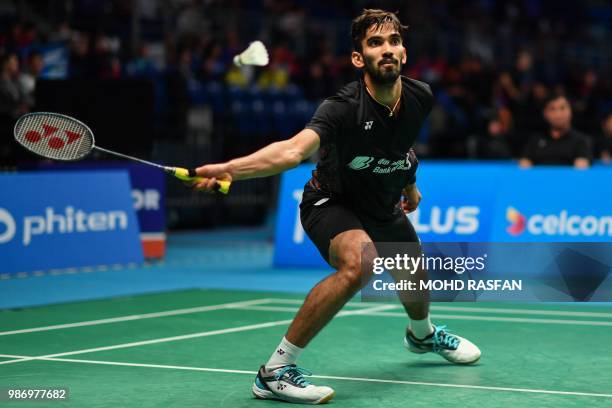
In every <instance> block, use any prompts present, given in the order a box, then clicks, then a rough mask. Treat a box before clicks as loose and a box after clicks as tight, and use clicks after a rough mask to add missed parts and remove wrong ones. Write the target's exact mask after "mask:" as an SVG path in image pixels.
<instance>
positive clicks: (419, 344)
mask: <svg viewBox="0 0 612 408" xmlns="http://www.w3.org/2000/svg"><path fill="white" fill-rule="evenodd" d="M433 327H434V332H433V333H432V334H430V335H429V336H427V337H425V338H424V339H422V340H419V339H417V338H416V337H414V335H413V334H412V332H411V331H410V329H408V331H407V332H406V337H404V346H405V347H406V348H407V349H408V350H410V351H411V352H413V353H417V354H423V353H436V354H439V355H441V356H442V357H444V358H445V359H447V360H448V361H450V362H451V363H455V364H473V363H475V362H477V361H478V359H480V354H481V353H480V349H479V348H478V347H477V346H476V345H475V344H474V343H472V342H471V341H469V340H467V339H464V338H463V337H460V336H457V335H456V334H452V333H450V332H449V331H448V330H445V329H446V326H435V325H434V326H433Z"/></svg>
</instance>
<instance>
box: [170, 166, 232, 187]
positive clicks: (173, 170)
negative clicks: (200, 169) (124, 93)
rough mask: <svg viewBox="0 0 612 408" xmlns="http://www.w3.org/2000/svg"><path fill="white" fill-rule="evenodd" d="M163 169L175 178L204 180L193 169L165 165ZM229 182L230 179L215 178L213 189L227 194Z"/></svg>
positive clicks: (194, 180)
mask: <svg viewBox="0 0 612 408" xmlns="http://www.w3.org/2000/svg"><path fill="white" fill-rule="evenodd" d="M165 171H166V173H169V174H172V175H173V176H174V177H176V178H177V179H180V180H183V181H191V182H199V181H202V180H205V178H204V177H199V176H197V175H196V171H195V170H194V169H190V170H187V169H184V168H182V167H167V168H166V169H165ZM231 184H232V183H231V181H223V180H217V184H216V185H215V187H214V188H213V190H214V191H218V192H220V193H223V194H227V193H229V188H230V185H231Z"/></svg>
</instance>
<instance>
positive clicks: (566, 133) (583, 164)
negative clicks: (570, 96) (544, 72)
mask: <svg viewBox="0 0 612 408" xmlns="http://www.w3.org/2000/svg"><path fill="white" fill-rule="evenodd" d="M543 115H544V119H545V120H546V122H547V125H548V130H547V132H545V133H544V134H536V135H534V136H533V137H532V138H531V139H530V140H529V142H527V145H526V146H525V149H524V151H523V157H522V158H521V159H520V161H519V165H520V166H521V167H522V168H528V167H531V166H533V165H534V164H536V165H539V164H552V165H573V166H574V167H575V168H578V169H585V168H588V167H589V165H590V162H591V159H592V148H591V140H590V138H589V137H588V136H587V135H585V134H583V133H580V132H578V131H576V130H575V129H573V128H572V108H571V106H570V103H569V101H568V100H567V98H566V97H565V95H563V94H560V93H553V94H552V95H551V96H550V97H548V99H547V100H546V102H545V103H544V110H543Z"/></svg>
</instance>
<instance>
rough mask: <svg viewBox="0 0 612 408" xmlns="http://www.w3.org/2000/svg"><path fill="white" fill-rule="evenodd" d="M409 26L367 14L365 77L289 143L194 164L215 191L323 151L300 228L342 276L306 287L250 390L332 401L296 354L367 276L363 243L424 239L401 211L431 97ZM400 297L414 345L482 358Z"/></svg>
mask: <svg viewBox="0 0 612 408" xmlns="http://www.w3.org/2000/svg"><path fill="white" fill-rule="evenodd" d="M405 29H406V27H405V26H403V25H402V24H401V23H400V21H399V19H398V18H397V16H396V15H395V14H393V13H389V12H386V11H382V10H364V11H363V13H362V14H361V15H360V16H358V17H357V18H355V20H353V23H352V27H351V31H352V40H353V46H354V51H353V52H352V54H351V61H352V63H353V65H354V66H355V67H356V68H358V69H360V70H362V71H363V76H362V78H361V79H360V80H358V81H356V82H352V83H350V84H348V85H346V86H345V87H344V88H342V89H341V90H340V91H339V92H338V93H337V94H336V95H335V96H332V97H330V98H328V99H326V100H325V101H324V102H323V103H322V104H321V105H320V106H319V108H318V109H317V111H316V113H315V114H314V116H313V118H312V120H311V121H310V123H308V125H306V127H305V129H304V130H302V131H301V132H299V133H298V134H296V135H295V136H293V137H292V138H291V139H288V140H285V141H280V142H276V143H272V144H270V145H268V146H266V147H264V148H262V149H261V150H259V151H257V152H255V153H253V154H251V155H248V156H245V157H240V158H237V159H234V160H231V161H229V162H226V163H220V164H211V165H205V166H202V167H200V168H198V169H197V173H198V175H199V176H202V177H205V178H207V180H205V181H203V182H200V183H199V184H197V185H196V188H198V189H201V190H205V191H211V190H212V189H213V187H214V185H215V182H216V180H228V181H231V180H244V179H249V178H254V177H266V176H271V175H274V174H278V173H281V172H283V171H285V170H287V169H290V168H292V167H295V166H297V165H298V164H299V163H300V162H301V161H302V160H304V159H306V158H308V157H309V156H311V155H312V154H314V153H315V152H316V151H317V150H319V151H320V160H319V163H318V164H317V168H316V170H315V171H314V172H313V175H312V178H311V179H310V180H309V181H308V182H307V183H306V185H305V186H304V194H303V198H302V202H301V204H300V210H301V212H300V214H301V215H300V216H301V221H302V225H303V227H304V230H305V231H306V233H307V234H308V236H309V237H310V239H311V240H312V242H314V243H315V245H316V246H317V248H318V249H319V252H320V253H321V255H322V256H323V258H325V260H326V261H327V262H328V263H329V265H331V266H332V267H333V268H334V269H335V270H336V272H335V273H332V274H331V275H329V276H328V277H327V278H325V279H324V280H322V281H321V282H319V283H318V284H317V285H316V286H315V287H314V288H313V289H312V290H311V291H310V293H309V294H308V296H307V297H306V299H305V301H304V303H303V304H302V306H301V308H300V310H299V311H298V313H297V315H296V316H295V318H294V320H293V322H292V323H291V325H290V326H289V329H288V330H287V333H286V334H285V336H284V337H283V339H282V340H281V342H280V344H279V345H278V346H277V347H276V348H275V349H274V350H273V352H272V355H271V356H270V359H269V360H268V362H266V363H265V364H264V365H262V366H261V368H260V369H259V372H258V374H257V377H256V379H255V383H254V384H253V387H252V391H253V393H254V394H255V396H256V397H258V398H264V399H278V400H284V401H290V402H295V403H305V404H319V403H325V402H327V401H329V400H330V399H331V398H332V397H333V395H334V390H333V389H332V388H330V387H326V386H316V385H313V384H311V383H310V382H309V381H307V380H306V379H305V378H304V377H305V375H307V374H309V373H307V372H306V371H305V370H303V369H302V368H300V367H299V366H298V365H297V360H298V357H299V356H300V354H301V353H302V351H303V350H304V348H305V347H306V346H307V345H308V343H309V342H310V341H311V340H312V339H313V338H314V336H316V335H317V333H319V331H320V330H321V329H323V327H325V325H326V324H327V323H329V321H330V320H331V319H332V318H333V317H334V315H335V314H336V313H337V312H338V311H339V310H340V309H341V308H342V307H343V306H344V304H345V303H346V302H347V301H348V300H349V299H351V298H352V297H353V296H354V295H355V294H356V293H357V292H358V291H359V290H360V289H361V287H362V286H363V283H362V282H367V278H366V279H363V276H362V269H361V262H362V261H364V262H366V263H367V262H371V260H372V259H373V257H375V256H377V255H376V254H375V253H362V244H363V243H372V242H418V237H417V235H416V233H415V230H414V228H413V226H412V225H411V224H410V222H409V220H408V219H407V217H406V215H405V213H407V212H411V211H414V210H415V209H416V208H417V206H418V204H419V201H420V200H421V194H420V193H419V190H418V189H417V187H416V184H415V180H416V177H415V172H416V168H417V165H418V163H417V159H416V156H415V155H414V153H413V151H412V150H411V147H412V145H413V144H414V142H415V140H416V138H417V135H418V133H419V130H420V128H421V125H422V124H423V122H424V121H425V119H426V117H427V116H428V114H429V112H430V110H431V108H432V105H433V103H434V97H433V95H432V93H431V90H430V88H429V86H428V85H427V84H425V83H423V82H419V81H416V80H413V79H410V78H406V77H403V76H401V75H400V72H401V70H402V66H403V64H405V63H406V49H405V48H404V46H403V42H402V33H403V31H404V30H405ZM366 252H368V251H366ZM369 252H371V251H369ZM374 252H375V251H374ZM370 270H371V269H370ZM402 303H403V305H404V307H405V309H406V311H407V314H408V318H409V324H408V327H407V329H406V334H405V336H404V345H405V346H406V347H407V349H408V350H409V351H411V352H413V353H419V354H422V353H427V352H432V353H437V354H439V355H441V356H442V357H444V358H445V359H446V360H448V361H450V362H452V363H457V364H469V363H474V362H476V361H477V360H478V359H479V358H480V350H479V349H478V347H476V346H475V345H474V344H473V343H471V342H470V341H468V340H466V339H464V338H462V337H460V336H457V335H456V334H451V333H449V332H448V331H446V330H445V329H444V326H437V325H434V324H432V323H431V321H430V318H429V302H428V301H413V302H410V301H406V300H402ZM347 341H350V339H347Z"/></svg>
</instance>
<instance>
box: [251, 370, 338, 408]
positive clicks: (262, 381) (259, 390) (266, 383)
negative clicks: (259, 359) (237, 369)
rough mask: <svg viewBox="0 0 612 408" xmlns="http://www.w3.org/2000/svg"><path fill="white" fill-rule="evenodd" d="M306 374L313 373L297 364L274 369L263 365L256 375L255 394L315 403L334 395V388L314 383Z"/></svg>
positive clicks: (324, 400)
mask: <svg viewBox="0 0 612 408" xmlns="http://www.w3.org/2000/svg"><path fill="white" fill-rule="evenodd" d="M305 375H306V376H308V375H312V373H310V372H308V371H307V370H304V369H303V368H300V367H298V366H296V365H295V364H290V365H286V366H283V367H280V368H277V369H276V370H272V371H267V370H266V368H265V366H261V368H260V369H259V372H258V373H257V377H255V383H254V384H253V389H252V390H253V394H254V395H255V397H256V398H260V399H276V400H282V401H287V402H293V403H296V404H313V405H315V404H324V403H326V402H328V401H329V400H331V399H332V398H333V397H334V393H335V392H334V390H333V389H332V388H330V387H322V386H316V385H313V384H311V383H310V382H308V381H307V380H306V379H305V378H304V376H305Z"/></svg>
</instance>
